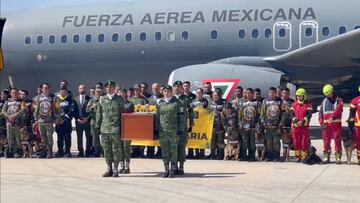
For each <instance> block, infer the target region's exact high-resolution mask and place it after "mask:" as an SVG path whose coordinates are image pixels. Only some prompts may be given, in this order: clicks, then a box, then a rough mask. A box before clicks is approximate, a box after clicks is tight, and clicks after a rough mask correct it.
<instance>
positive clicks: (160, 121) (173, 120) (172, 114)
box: [156, 97, 185, 132]
mask: <svg viewBox="0 0 360 203" xmlns="http://www.w3.org/2000/svg"><path fill="white" fill-rule="evenodd" d="M184 121H185V120H184V109H183V107H182V104H181V103H180V101H179V100H178V99H176V97H172V98H171V99H170V100H169V101H168V102H167V101H166V100H165V98H161V99H158V102H157V105H156V129H157V130H158V131H160V132H161V131H165V132H173V131H184V129H185V123H184Z"/></svg>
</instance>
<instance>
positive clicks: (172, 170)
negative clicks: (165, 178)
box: [169, 163, 177, 178]
mask: <svg viewBox="0 0 360 203" xmlns="http://www.w3.org/2000/svg"><path fill="white" fill-rule="evenodd" d="M176 168H177V164H176V163H171V167H170V173H169V178H173V177H174V176H175V169H176Z"/></svg>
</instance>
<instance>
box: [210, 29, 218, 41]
mask: <svg viewBox="0 0 360 203" xmlns="http://www.w3.org/2000/svg"><path fill="white" fill-rule="evenodd" d="M210 38H211V39H217V38H218V32H217V30H212V31H211V33H210Z"/></svg>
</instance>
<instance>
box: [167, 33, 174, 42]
mask: <svg viewBox="0 0 360 203" xmlns="http://www.w3.org/2000/svg"><path fill="white" fill-rule="evenodd" d="M167 40H168V41H171V42H172V41H175V32H168V36H167Z"/></svg>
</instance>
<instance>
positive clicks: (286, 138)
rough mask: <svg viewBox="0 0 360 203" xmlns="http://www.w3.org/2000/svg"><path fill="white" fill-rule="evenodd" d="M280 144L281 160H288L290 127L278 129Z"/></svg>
mask: <svg viewBox="0 0 360 203" xmlns="http://www.w3.org/2000/svg"><path fill="white" fill-rule="evenodd" d="M280 134H281V140H282V146H283V160H284V161H289V152H290V144H291V129H290V128H284V129H283V130H281V131H280Z"/></svg>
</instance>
